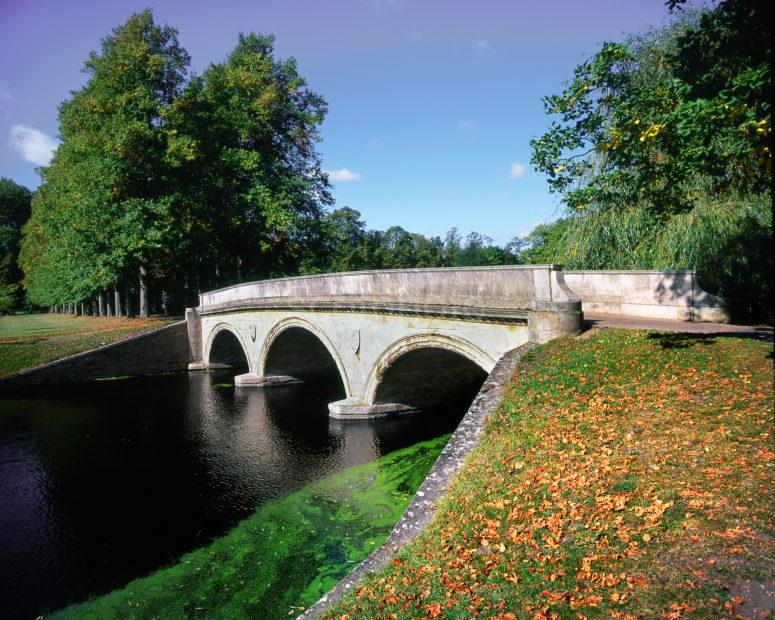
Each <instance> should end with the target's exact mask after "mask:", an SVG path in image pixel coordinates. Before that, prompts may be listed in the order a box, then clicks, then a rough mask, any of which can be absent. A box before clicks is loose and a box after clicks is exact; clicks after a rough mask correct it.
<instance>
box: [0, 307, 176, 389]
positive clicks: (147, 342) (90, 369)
mask: <svg viewBox="0 0 775 620" xmlns="http://www.w3.org/2000/svg"><path fill="white" fill-rule="evenodd" d="M188 356H189V352H188V338H187V337H186V322H185V321H181V322H179V323H173V324H172V325H167V326H166V327H161V328H159V329H155V330H153V331H150V332H146V333H144V334H140V335H138V336H133V337H131V338H127V339H126V340H120V341H119V342H114V343H111V344H107V345H105V346H102V347H99V348H97V349H93V350H91V351H85V352H84V353H77V354H76V355H71V356H69V357H64V358H62V359H59V360H56V361H54V362H49V363H48V364H43V365H42V366H36V367H35V368H30V369H29V370H23V371H21V372H19V373H16V374H13V375H9V376H7V377H0V392H2V391H6V390H10V389H14V388H21V387H25V386H31V385H48V384H56V383H73V382H78V381H88V380H90V379H101V378H105V377H118V376H126V375H147V374H152V373H160V372H171V371H176V370H185V369H186V368H188V362H189V359H188Z"/></svg>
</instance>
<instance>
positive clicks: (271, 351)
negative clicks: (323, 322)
mask: <svg viewBox="0 0 775 620" xmlns="http://www.w3.org/2000/svg"><path fill="white" fill-rule="evenodd" d="M305 339H306V341H305ZM315 341H316V342H317V343H319V345H320V346H321V347H322V349H323V350H325V352H326V353H327V355H328V357H329V358H330V360H331V362H332V363H333V365H334V366H335V367H336V370H337V372H338V374H339V379H340V380H341V382H342V386H343V388H344V391H345V395H346V397H350V396H351V395H352V390H351V386H350V380H349V378H348V375H347V370H346V369H345V365H344V363H343V361H342V358H341V356H340V355H339V351H337V349H336V347H335V346H334V344H333V343H332V342H331V340H330V338H329V337H328V336H327V335H326V334H325V332H324V331H323V330H322V329H320V328H319V327H318V326H317V325H315V324H313V323H311V322H310V321H307V320H305V319H302V318H301V317H296V316H292V317H288V318H286V319H283V320H282V321H279V322H278V323H276V324H275V325H274V326H273V327H272V328H271V329H270V330H269V331H268V332H267V334H266V337H265V338H264V340H263V343H262V345H261V350H260V352H259V355H258V362H257V367H256V370H257V372H258V374H259V376H263V377H268V376H271V375H289V376H293V377H296V378H300V379H303V378H304V377H300V376H298V371H299V370H301V371H302V372H303V371H304V370H305V368H304V365H303V364H299V362H298V360H297V361H296V368H297V369H298V370H296V373H295V372H294V368H293V367H292V366H289V365H288V364H289V362H288V360H284V359H282V357H280V355H279V352H278V347H283V345H286V346H290V347H293V346H296V347H308V348H312V349H314V348H315ZM320 352H322V351H313V355H318V360H317V361H318V362H321V361H322V362H325V360H322V359H321V358H320V355H319V353H320ZM313 361H314V360H313ZM312 366H313V364H310V365H308V368H312Z"/></svg>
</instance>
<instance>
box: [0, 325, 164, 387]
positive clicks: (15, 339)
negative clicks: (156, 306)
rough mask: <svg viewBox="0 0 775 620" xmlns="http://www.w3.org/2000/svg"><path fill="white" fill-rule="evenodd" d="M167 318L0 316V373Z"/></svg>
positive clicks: (84, 348)
mask: <svg viewBox="0 0 775 620" xmlns="http://www.w3.org/2000/svg"><path fill="white" fill-rule="evenodd" d="M170 322H171V321H169V320H164V319H127V318H105V317H103V318H99V317H85V316H83V317H79V316H73V315H67V314H28V315H17V316H0V376H2V375H8V374H11V373H14V372H18V371H20V370H23V369H25V368H32V367H33V366H38V365H40V364H45V363H46V362H52V361H54V360H56V359H59V358H61V357H66V356H68V355H73V354H74V353H80V352H82V351H88V350H89V349H94V348H95V347H99V346H101V345H104V344H109V343H111V342H116V341H118V340H123V339H124V338H128V337H129V336H134V335H136V334H139V333H142V332H144V331H148V330H150V329H155V328H157V327H161V326H163V325H167V324H169V323H170Z"/></svg>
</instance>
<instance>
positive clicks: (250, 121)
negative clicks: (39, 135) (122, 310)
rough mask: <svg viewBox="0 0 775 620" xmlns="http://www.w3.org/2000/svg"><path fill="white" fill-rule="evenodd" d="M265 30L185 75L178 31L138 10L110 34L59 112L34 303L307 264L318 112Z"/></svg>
mask: <svg viewBox="0 0 775 620" xmlns="http://www.w3.org/2000/svg"><path fill="white" fill-rule="evenodd" d="M273 53H274V50H273V39H272V37H266V36H259V35H255V34H248V35H240V37H239V41H238V42H237V45H236V47H235V48H234V50H233V51H232V52H231V54H230V55H229V56H228V57H227V59H226V60H225V61H224V62H222V63H215V64H212V65H211V66H210V67H208V68H207V69H206V70H205V72H204V73H203V75H202V76H201V77H197V76H195V77H193V78H191V79H190V80H188V81H187V80H186V72H187V69H188V64H189V56H188V54H187V52H186V51H185V50H184V49H183V48H182V47H181V46H180V45H179V43H178V40H177V32H176V31H175V30H174V29H173V28H171V27H169V26H159V25H157V24H155V23H154V20H153V16H152V13H151V11H150V10H146V11H143V12H142V13H138V14H135V15H133V16H131V17H130V19H129V20H128V21H127V22H126V23H125V24H123V25H121V26H119V27H117V28H116V29H114V31H113V33H112V35H111V36H109V37H106V38H105V39H104V40H103V42H102V46H101V50H100V52H99V53H97V52H93V53H92V54H91V55H90V57H89V59H88V60H87V61H86V63H85V66H84V71H85V72H86V73H87V74H88V75H89V80H88V82H87V84H86V85H85V86H84V87H83V88H82V89H80V90H79V91H76V92H74V93H73V95H72V98H71V99H70V100H69V101H67V102H65V103H64V104H62V106H61V108H60V118H59V120H60V134H61V138H62V144H61V146H60V147H59V148H58V150H57V152H56V154H55V156H54V158H53V161H52V163H51V165H50V166H49V167H48V168H45V169H43V170H42V177H43V183H42V185H41V187H40V190H39V191H38V193H37V194H36V197H35V200H34V205H33V213H32V218H31V220H30V222H29V224H28V225H27V227H26V229H25V241H24V248H23V250H22V260H21V262H22V266H23V268H24V271H25V281H24V282H25V287H26V289H27V294H28V296H29V298H30V299H31V300H32V301H33V302H34V303H37V304H40V305H57V304H60V303H68V302H77V301H81V300H84V299H89V298H90V297H92V296H93V295H95V294H96V293H98V292H100V291H103V290H107V289H111V288H112V287H113V286H117V285H123V284H129V285H130V286H132V287H134V285H135V283H136V282H137V274H138V271H139V270H140V269H141V268H143V269H145V270H146V271H147V273H148V278H149V279H150V280H151V281H152V282H156V283H158V285H159V287H160V288H164V289H165V290H168V291H175V292H176V293H177V294H178V295H177V299H178V305H180V303H181V302H182V301H183V298H184V296H185V293H184V292H183V291H184V289H187V290H194V291H195V290H197V289H200V288H213V287H216V286H221V285H224V284H231V283H233V282H235V281H241V280H243V279H254V278H260V277H267V276H273V275H285V274H292V273H298V272H299V271H300V270H302V269H305V268H308V267H309V266H310V265H314V262H315V261H314V260H313V258H314V257H315V256H316V254H318V253H319V248H320V245H321V243H322V238H321V231H320V228H321V227H320V219H321V217H322V214H323V207H324V206H325V205H327V204H329V203H330V202H331V197H330V195H329V193H328V181H327V178H326V176H325V174H323V173H322V171H321V169H320V162H319V157H318V155H317V153H316V151H315V142H316V141H317V139H318V137H319V136H318V127H319V125H320V123H321V122H322V120H323V116H324V114H325V111H326V105H325V102H324V101H323V99H322V98H321V97H320V96H319V95H317V94H315V93H313V92H311V91H310V90H309V89H308V88H307V87H306V83H305V81H304V79H303V78H302V77H301V76H300V75H299V73H298V71H297V69H296V64H295V61H294V60H293V59H290V60H286V61H279V60H277V59H275V58H274V57H273Z"/></svg>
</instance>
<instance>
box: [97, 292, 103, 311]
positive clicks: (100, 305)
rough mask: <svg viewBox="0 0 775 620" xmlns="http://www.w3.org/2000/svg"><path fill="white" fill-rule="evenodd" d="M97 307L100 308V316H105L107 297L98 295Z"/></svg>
mask: <svg viewBox="0 0 775 620" xmlns="http://www.w3.org/2000/svg"><path fill="white" fill-rule="evenodd" d="M97 306H98V308H99V313H100V316H105V296H104V295H103V294H102V293H100V294H99V295H97Z"/></svg>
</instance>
